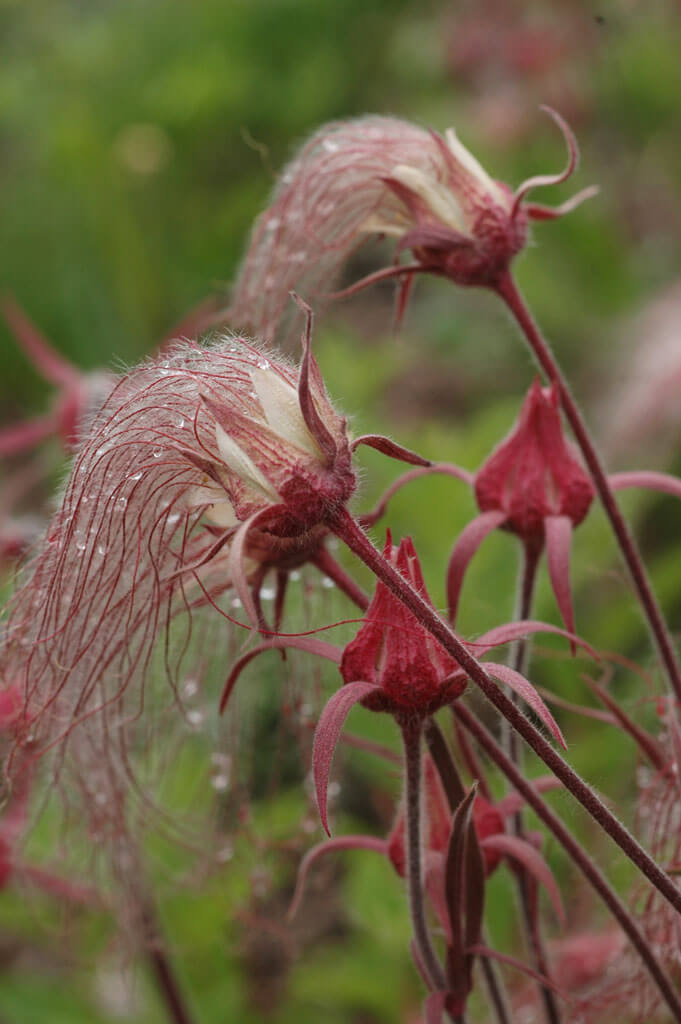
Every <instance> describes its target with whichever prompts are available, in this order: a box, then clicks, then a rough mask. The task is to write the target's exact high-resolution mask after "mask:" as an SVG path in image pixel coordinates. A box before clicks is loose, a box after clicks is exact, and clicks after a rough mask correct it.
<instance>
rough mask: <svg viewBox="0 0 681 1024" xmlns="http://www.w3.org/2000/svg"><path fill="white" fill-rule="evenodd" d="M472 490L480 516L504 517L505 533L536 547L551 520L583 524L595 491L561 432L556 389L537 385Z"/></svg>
mask: <svg viewBox="0 0 681 1024" xmlns="http://www.w3.org/2000/svg"><path fill="white" fill-rule="evenodd" d="M473 486H474V490H475V497H476V500H477V502H478V506H479V508H480V510H481V511H483V512H489V511H502V512H505V513H506V515H507V519H506V522H505V523H504V528H505V529H507V530H510V531H511V532H512V533H516V534H517V535H518V536H519V537H521V538H522V539H523V540H525V541H526V542H529V543H534V544H536V545H538V546H539V547H541V546H542V544H543V541H544V521H545V520H546V519H547V518H548V517H549V516H566V517H568V518H569V519H570V520H571V522H572V525H573V526H576V525H577V524H578V523H581V521H582V519H584V517H585V515H586V514H587V512H588V510H589V506H590V504H591V501H592V499H593V496H594V489H593V486H592V484H591V481H590V479H589V477H588V476H587V474H586V472H585V471H584V469H583V468H582V466H581V464H580V462H579V460H578V457H577V452H576V449H575V447H574V446H573V445H572V444H571V442H570V441H568V440H567V438H566V437H565V435H564V433H563V427H562V423H561V419H560V411H559V395H558V392H557V390H556V388H555V387H551V388H542V387H541V385H540V383H539V381H538V380H535V382H534V383H533V385H532V387H531V388H530V390H529V393H528V395H527V398H526V399H525V401H524V403H523V406H522V409H521V411H520V416H519V417H518V421H517V423H516V425H515V427H514V428H513V430H512V431H511V433H510V434H509V435H508V437H507V438H506V439H505V440H504V441H502V442H501V444H500V445H499V446H498V447H497V448H496V450H495V451H494V452H493V453H492V455H491V456H490V457H489V458H488V459H487V461H486V462H485V463H484V464H483V465H482V466H481V468H480V469H479V470H478V472H477V474H476V476H475V480H474V484H473Z"/></svg>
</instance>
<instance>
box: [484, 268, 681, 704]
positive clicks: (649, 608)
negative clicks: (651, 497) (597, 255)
mask: <svg viewBox="0 0 681 1024" xmlns="http://www.w3.org/2000/svg"><path fill="white" fill-rule="evenodd" d="M495 290H496V292H497V294H498V295H499V296H500V298H501V299H503V301H504V302H505V304H506V306H507V307H508V309H509V310H510V312H511V314H512V315H513V317H514V318H515V320H516V321H517V323H518V325H519V327H520V329H521V330H522V332H523V334H524V335H525V337H526V339H527V341H528V343H529V346H530V348H531V349H532V352H533V353H534V356H535V359H536V360H537V362H538V363H539V365H540V366H541V368H542V370H543V371H544V373H545V374H546V376H547V377H548V378H549V380H550V381H551V383H552V384H555V385H556V387H557V388H558V389H559V392H560V398H561V403H562V406H563V409H564V411H565V415H566V417H567V420H568V422H569V424H570V427H571V428H572V432H573V434H574V436H575V440H576V441H577V443H578V445H579V447H580V449H581V452H582V455H583V456H584V461H585V462H586V464H587V466H588V468H589V471H590V473H591V477H592V479H593V482H594V486H595V487H596V490H597V491H598V495H599V497H600V499H601V502H602V505H603V508H604V509H605V514H606V515H607V517H608V519H609V520H610V525H611V526H612V529H613V532H614V534H615V537H616V538H617V543H618V544H619V547H620V550H621V552H622V556H623V558H624V560H625V562H626V564H627V567H628V569H629V573H630V574H631V578H632V580H633V583H634V587H635V589H636V593H637V595H638V599H639V602H640V605H641V608H642V609H643V613H644V615H645V617H646V620H647V622H648V625H649V627H650V631H651V633H652V634H653V638H654V640H655V644H656V646H657V649H658V652H659V655H660V658H661V660H662V663H663V665H664V667H665V669H666V672H667V676H668V679H669V683H670V686H671V688H672V691H673V692H674V693H675V694H676V699H677V700H679V701H681V666H680V665H679V661H678V658H677V655H676V651H675V650H674V646H673V644H672V641H671V637H670V635H669V630H668V628H667V623H666V621H665V618H664V615H663V614H662V611H661V609H660V606H659V604H658V602H657V599H656V597H655V594H654V593H653V589H652V585H651V583H650V580H649V578H648V573H647V572H646V568H645V566H644V564H643V561H642V559H641V556H640V554H639V552H638V549H637V547H636V542H635V541H634V538H633V536H632V535H631V532H630V530H629V527H628V525H627V523H626V520H625V519H624V517H623V515H622V513H621V512H620V509H619V506H618V505H617V502H616V500H615V496H614V494H613V491H612V488H611V487H610V484H609V482H608V477H607V474H606V472H605V468H604V466H603V465H602V463H601V460H600V458H599V456H598V452H597V451H596V447H595V445H594V443H593V441H592V440H591V436H590V434H589V431H588V429H587V426H586V424H585V422H584V420H583V418H582V415H581V413H580V411H579V408H578V406H577V403H576V401H575V399H574V398H573V396H572V393H571V391H570V387H569V385H568V383H567V380H566V379H565V375H564V374H563V372H562V370H561V368H560V366H559V365H558V363H557V362H556V359H555V357H554V355H553V353H552V352H551V349H550V347H549V345H548V343H547V342H546V341H545V339H544V338H543V336H542V334H541V331H540V330H539V327H538V326H537V324H536V323H535V321H534V319H533V317H532V314H531V313H530V311H529V309H528V308H527V305H526V304H525V300H524V299H523V297H522V295H521V293H520V291H519V290H518V288H517V286H516V283H515V281H514V280H513V278H512V277H511V275H510V273H506V274H505V275H504V276H503V277H502V278H501V280H500V281H499V282H498V284H497V285H496V289H495Z"/></svg>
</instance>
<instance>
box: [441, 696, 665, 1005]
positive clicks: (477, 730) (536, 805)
mask: <svg viewBox="0 0 681 1024" xmlns="http://www.w3.org/2000/svg"><path fill="white" fill-rule="evenodd" d="M452 710H453V712H454V714H455V715H456V717H457V719H458V720H459V721H460V722H461V723H462V724H463V725H464V726H465V728H466V729H467V730H468V731H469V732H470V734H471V736H473V737H475V740H476V742H477V743H478V744H479V745H480V747H482V749H483V750H484V751H485V753H486V754H487V756H488V757H489V758H490V760H491V761H493V762H494V764H496V765H497V767H498V768H499V769H500V770H501V771H502V772H503V773H504V775H505V776H506V778H507V779H508V780H509V782H511V783H512V785H513V786H514V787H515V789H517V790H518V792H519V793H520V794H521V795H522V796H523V798H524V799H525V802H526V803H527V804H528V806H529V807H531V808H532V810H533V811H534V812H535V814H536V815H537V817H538V818H540V819H541V820H542V821H543V822H544V824H545V825H546V827H547V828H548V829H549V830H550V831H551V833H552V834H553V835H554V836H555V837H556V839H557V840H558V842H559V843H560V844H561V846H562V847H563V849H564V850H565V851H566V852H567V854H568V856H569V857H570V859H571V861H572V862H573V863H574V864H575V866H576V867H578V868H579V870H580V871H581V872H582V874H583V875H584V877H585V878H586V879H587V880H588V881H589V882H590V884H591V885H592V887H593V888H594V889H595V891H596V892H597V893H598V895H599V896H600V897H601V899H602V900H603V902H604V903H605V905H606V906H607V908H608V910H609V911H610V912H611V914H612V915H613V917H614V918H615V919H616V921H617V922H618V923H619V925H620V927H621V928H622V931H623V932H624V933H625V934H626V935H627V937H628V938H629V941H630V942H631V944H632V946H633V947H634V948H635V949H636V951H637V953H638V954H639V956H640V957H641V960H642V961H643V962H644V964H645V965H646V967H647V969H648V971H649V972H650V975H651V977H652V978H653V980H654V981H655V984H656V985H657V987H658V988H659V990H660V992H661V994H662V996H663V998H664V1001H665V1002H666V1004H667V1006H668V1007H669V1009H670V1010H671V1012H672V1015H673V1019H674V1020H675V1021H681V1001H680V1000H679V995H678V993H677V991H676V989H675V987H674V985H673V984H672V982H671V980H670V979H669V977H668V975H667V973H666V971H665V970H664V969H663V967H662V966H661V964H660V963H658V961H657V959H656V957H655V953H654V952H653V950H652V949H651V947H650V945H649V943H648V940H647V939H646V937H645V935H644V934H643V933H642V932H641V930H640V929H639V927H638V925H637V924H636V921H635V920H634V919H633V918H632V916H631V915H630V913H629V911H628V910H627V908H626V907H625V906H624V904H623V903H622V902H621V901H620V899H619V897H618V896H617V894H616V893H615V892H614V890H613V889H612V888H611V887H610V884H609V882H608V881H607V879H606V878H605V876H604V875H602V874H601V872H600V870H599V869H598V868H597V867H596V865H595V864H594V863H593V861H592V859H591V858H590V857H589V855H588V854H587V853H586V852H585V851H584V850H583V849H582V847H581V846H580V845H579V843H578V842H577V840H576V839H575V838H574V836H573V835H572V834H571V833H570V832H569V831H568V829H567V828H566V827H565V825H564V824H563V822H562V821H561V819H560V818H559V817H558V815H557V814H555V813H554V812H553V811H552V810H551V808H550V807H549V806H548V804H547V803H546V802H545V801H544V800H543V799H542V797H541V796H540V795H539V793H537V791H536V789H534V788H533V787H532V785H530V783H529V782H527V780H526V779H525V778H524V776H523V775H522V773H521V772H519V771H518V769H517V768H516V766H515V765H514V764H513V762H512V761H511V760H510V758H508V757H507V756H506V754H505V753H504V752H503V750H502V749H501V747H500V746H499V744H498V743H497V741H496V740H495V739H494V737H493V736H492V735H491V734H490V733H489V732H488V731H487V729H486V728H485V727H484V726H483V725H482V724H481V723H480V722H479V721H478V719H477V718H476V717H475V715H473V713H472V712H471V711H470V710H469V709H468V708H467V707H465V705H464V704H463V703H462V702H460V701H459V702H457V703H456V704H455V705H453V707H452Z"/></svg>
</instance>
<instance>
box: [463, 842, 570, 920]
mask: <svg viewBox="0 0 681 1024" xmlns="http://www.w3.org/2000/svg"><path fill="white" fill-rule="evenodd" d="M480 845H481V846H482V848H483V849H487V850H494V851H495V852H496V853H501V854H503V855H504V856H506V857H511V858H512V859H513V860H517V861H518V863H519V864H521V865H522V866H523V867H524V868H525V870H526V871H527V872H528V873H529V874H530V875H532V877H533V878H535V879H536V880H537V881H538V882H539V883H540V885H543V886H544V888H545V889H546V891H547V893H548V895H549V899H550V900H551V903H552V904H553V909H554V910H555V911H556V914H557V916H558V920H559V921H560V923H561V925H562V926H563V927H565V911H564V909H563V901H562V899H561V896H560V890H559V888H558V884H557V882H556V880H555V878H554V877H553V874H552V873H551V869H550V867H549V866H548V864H547V863H546V861H545V860H544V858H543V857H542V855H541V854H540V853H539V851H538V850H537V849H536V848H535V847H534V846H533V845H532V843H528V842H527V840H526V839H520V838H519V837H518V836H511V835H508V834H507V833H506V832H498V833H497V834H496V835H493V836H487V838H486V839H483V840H482V841H481V844H480Z"/></svg>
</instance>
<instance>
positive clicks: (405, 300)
mask: <svg viewBox="0 0 681 1024" xmlns="http://www.w3.org/2000/svg"><path fill="white" fill-rule="evenodd" d="M413 288H414V274H405V275H404V277H403V278H402V280H401V281H400V283H399V287H398V289H397V296H396V298H395V312H394V313H393V333H394V334H398V333H399V331H400V328H401V327H402V321H403V320H404V316H405V313H406V312H407V306H408V305H409V299H410V298H411V293H412V290H413Z"/></svg>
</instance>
